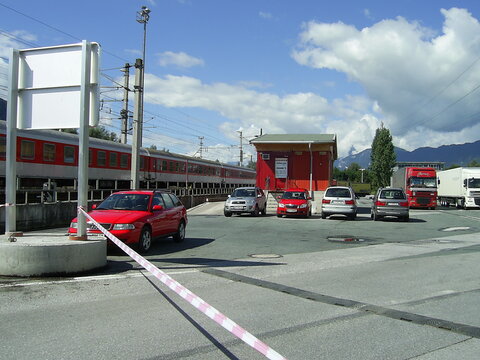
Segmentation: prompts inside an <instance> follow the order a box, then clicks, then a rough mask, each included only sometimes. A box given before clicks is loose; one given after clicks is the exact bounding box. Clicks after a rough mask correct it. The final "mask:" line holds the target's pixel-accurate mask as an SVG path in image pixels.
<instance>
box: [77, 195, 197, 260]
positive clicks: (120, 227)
mask: <svg viewBox="0 0 480 360" xmlns="http://www.w3.org/2000/svg"><path fill="white" fill-rule="evenodd" d="M88 214H89V215H90V216H91V217H93V218H94V219H95V220H96V221H97V222H98V223H100V224H101V225H102V226H103V227H105V228H106V229H107V230H108V231H109V232H111V233H112V234H113V235H115V236H116V237H117V238H118V239H120V240H121V241H123V242H125V244H136V245H137V247H138V250H139V251H140V252H147V251H148V250H149V249H150V247H151V245H152V240H153V239H155V238H157V237H165V236H173V240H174V241H176V242H181V241H183V240H184V239H185V227H186V225H187V222H188V219H187V210H186V209H185V206H183V204H182V203H181V201H180V200H179V199H178V198H177V197H176V196H175V195H174V194H172V193H170V192H168V191H165V190H138V191H137V190H131V191H120V192H116V193H113V194H111V195H110V196H109V197H108V198H106V199H105V200H104V201H103V202H102V203H100V204H99V205H98V206H95V205H94V206H93V210H92V211H90V212H89V213H88ZM68 232H69V234H76V233H77V218H75V219H73V220H72V222H71V224H70V228H69V229H68ZM87 234H89V235H92V234H102V233H101V232H100V230H98V229H97V228H96V227H95V225H93V224H92V223H91V221H89V220H88V219H87Z"/></svg>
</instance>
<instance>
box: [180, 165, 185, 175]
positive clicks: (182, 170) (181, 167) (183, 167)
mask: <svg viewBox="0 0 480 360" xmlns="http://www.w3.org/2000/svg"><path fill="white" fill-rule="evenodd" d="M180 171H181V172H182V173H184V172H185V163H181V164H180Z"/></svg>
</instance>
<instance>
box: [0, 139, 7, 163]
mask: <svg viewBox="0 0 480 360" xmlns="http://www.w3.org/2000/svg"><path fill="white" fill-rule="evenodd" d="M5 156H7V138H6V137H5V136H0V157H2V158H4V157H5Z"/></svg>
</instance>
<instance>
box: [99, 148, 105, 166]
mask: <svg viewBox="0 0 480 360" xmlns="http://www.w3.org/2000/svg"><path fill="white" fill-rule="evenodd" d="M105 165H107V153H106V152H105V151H102V150H99V151H97V166H105Z"/></svg>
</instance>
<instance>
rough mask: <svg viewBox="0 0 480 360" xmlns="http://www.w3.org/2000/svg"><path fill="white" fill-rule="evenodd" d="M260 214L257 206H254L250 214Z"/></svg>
mask: <svg viewBox="0 0 480 360" xmlns="http://www.w3.org/2000/svg"><path fill="white" fill-rule="evenodd" d="M258 214H260V210H259V209H258V206H255V210H253V212H252V216H258Z"/></svg>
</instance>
